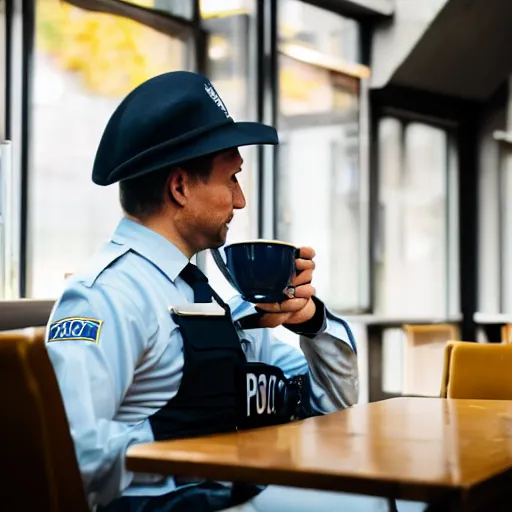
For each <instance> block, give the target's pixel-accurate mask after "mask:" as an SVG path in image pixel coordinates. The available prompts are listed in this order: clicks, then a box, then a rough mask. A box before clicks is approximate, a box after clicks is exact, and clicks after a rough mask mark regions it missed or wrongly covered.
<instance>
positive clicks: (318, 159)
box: [275, 1, 367, 310]
mask: <svg viewBox="0 0 512 512" xmlns="http://www.w3.org/2000/svg"><path fill="white" fill-rule="evenodd" d="M280 5H281V4H280ZM310 7H311V6H309V5H306V4H303V3H302V2H295V1H289V2H288V1H286V2H283V5H282V9H283V12H287V13H288V15H287V16H286V17H285V16H282V18H281V19H283V23H284V25H283V26H282V27H280V31H281V35H280V38H281V39H284V40H293V41H297V42H300V43H301V44H302V43H303V42H304V41H306V42H307V44H308V45H310V46H312V47H314V48H315V49H316V50H318V51H322V52H331V53H334V54H335V55H336V56H345V57H348V58H355V55H356V53H357V52H356V51H355V50H356V49H357V45H356V46H350V45H347V46H343V45H341V43H339V44H338V43H337V44H331V45H327V43H326V39H325V38H329V37H330V36H329V37H328V34H329V33H331V32H332V33H338V32H337V31H336V30H338V29H339V31H341V32H343V30H344V29H343V27H346V26H345V22H346V21H347V20H344V19H343V18H341V17H340V16H336V15H334V14H332V13H328V12H324V11H322V10H320V9H318V8H313V7H311V9H310ZM308 16H309V18H308ZM306 21H307V23H306ZM349 25H350V26H352V25H351V23H349ZM347 26H348V25H347ZM290 27H294V29H293V30H291V28H290ZM336 27H337V28H336ZM354 27H355V28H357V26H356V25H355V26H354ZM331 35H332V34H331ZM340 40H341V39H340ZM331 42H332V41H331ZM349 48H350V51H349V50H348V49H349ZM279 64H280V65H279V78H280V89H279V92H280V105H279V109H280V112H279V113H280V118H279V129H280V138H281V141H282V142H281V147H280V150H279V162H278V175H277V180H276V181H277V183H276V185H277V190H276V196H275V197H276V208H277V226H276V227H277V237H278V238H279V239H282V240H286V241H290V242H292V243H294V244H298V245H311V246H312V247H314V249H315V251H316V253H317V257H316V262H317V268H316V270H315V281H314V285H315V287H316V289H317V291H318V294H319V296H321V297H322V298H323V299H324V300H325V301H326V302H327V304H328V305H329V306H330V307H331V308H334V309H339V310H360V309H361V308H364V307H365V304H362V299H361V286H360V283H361V277H362V276H361V274H362V272H363V270H362V269H363V265H362V262H363V261H364V258H366V257H367V255H365V254H362V253H361V250H360V243H359V242H360V236H361V231H362V229H361V222H362V214H361V211H362V210H361V209H362V206H363V203H364V202H365V201H367V199H365V198H363V197H362V190H361V186H360V180H361V175H360V166H359V81H358V80H357V79H355V78H352V77H349V76H347V75H344V74H342V73H339V72H336V71H333V70H332V69H328V68H326V67H322V66H320V65H311V64H309V63H305V62H302V61H300V60H298V59H294V58H291V56H290V54H286V55H280V59H279Z"/></svg>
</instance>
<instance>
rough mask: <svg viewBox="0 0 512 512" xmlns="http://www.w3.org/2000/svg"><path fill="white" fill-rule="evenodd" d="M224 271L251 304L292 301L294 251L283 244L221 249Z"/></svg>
mask: <svg viewBox="0 0 512 512" xmlns="http://www.w3.org/2000/svg"><path fill="white" fill-rule="evenodd" d="M224 250H225V254H226V267H227V269H228V271H229V274H230V275H231V278H232V281H233V284H234V286H235V288H236V289H237V290H238V292H239V293H240V295H242V297H243V298H244V299H245V300H247V301H249V302H253V303H262V304H263V303H267V304H268V303H274V302H282V301H284V300H286V299H289V298H291V297H293V292H294V288H293V287H292V286H291V282H292V280H293V278H294V274H295V258H297V257H298V249H297V248H296V247H295V246H293V245H291V244H287V243H284V242H279V241H272V240H251V241H247V242H237V243H233V244H230V245H228V246H226V247H225V249H224Z"/></svg>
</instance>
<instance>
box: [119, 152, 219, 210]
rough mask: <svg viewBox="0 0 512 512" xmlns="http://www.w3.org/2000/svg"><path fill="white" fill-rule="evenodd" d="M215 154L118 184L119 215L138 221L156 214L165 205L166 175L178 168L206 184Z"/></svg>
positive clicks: (167, 176) (167, 177)
mask: <svg viewBox="0 0 512 512" xmlns="http://www.w3.org/2000/svg"><path fill="white" fill-rule="evenodd" d="M217 154H218V153H213V154H209V155H204V156H200V157H197V158H194V159H192V160H188V161H186V162H183V163H181V164H179V165H176V166H173V167H171V168H168V167H166V168H164V169H159V170H157V171H153V172H150V173H148V174H143V175H142V176H138V177H136V178H131V179H127V180H122V181H121V182H120V183H119V200H120V202H121V207H122V209H123V211H124V212H125V213H127V214H128V215H131V216H133V217H137V218H139V219H144V218H147V217H149V216H151V215H154V214H155V213H158V212H159V211H160V210H161V208H162V207H163V205H164V204H165V200H166V196H167V191H166V184H167V181H168V179H169V176H170V174H171V173H172V172H174V171H175V170H176V169H177V168H180V169H183V170H184V171H186V172H187V173H188V174H189V175H190V176H192V177H194V178H197V179H200V180H202V181H204V182H206V181H207V180H208V178H209V177H210V173H211V171H212V167H213V159H214V158H215V156H216V155H217ZM171 199H173V198H171Z"/></svg>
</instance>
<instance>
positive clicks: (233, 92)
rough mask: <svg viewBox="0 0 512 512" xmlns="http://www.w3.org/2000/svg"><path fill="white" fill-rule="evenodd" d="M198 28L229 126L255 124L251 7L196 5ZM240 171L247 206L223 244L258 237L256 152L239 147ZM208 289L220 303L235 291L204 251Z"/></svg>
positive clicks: (249, 3)
mask: <svg viewBox="0 0 512 512" xmlns="http://www.w3.org/2000/svg"><path fill="white" fill-rule="evenodd" d="M201 9H202V11H201V12H202V16H203V18H204V21H203V28H204V29H205V30H206V31H207V33H208V43H207V56H208V62H207V70H206V71H207V74H208V77H209V78H210V80H211V81H212V83H213V85H214V86H215V88H216V89H217V91H218V93H219V95H220V96H221V97H222V98H223V99H224V101H225V103H226V106H227V108H228V110H229V113H230V114H231V116H232V117H233V119H234V120H235V121H254V120H255V119H256V94H255V82H256V78H255V72H256V65H255V63H254V59H253V58H252V54H253V46H254V45H255V44H256V43H255V38H256V28H255V26H254V22H255V17H254V12H255V2H254V1H252V0H251V1H245V2H237V1H235V0H233V1H227V2H217V1H214V2H212V1H210V2H206V1H203V2H201ZM240 153H241V155H242V157H243V159H244V164H243V167H242V169H243V171H242V172H241V173H240V174H239V175H238V179H239V182H240V185H241V187H242V190H243V191H244V194H245V197H246V199H247V206H246V207H245V208H244V209H243V210H238V211H236V212H235V217H234V219H233V221H232V223H231V226H230V230H229V233H228V240H227V243H228V244H229V243H233V242H238V241H243V240H249V239H254V238H256V237H257V236H258V195H257V177H256V166H255V159H256V148H255V147H242V148H240ZM202 258H203V266H204V267H205V269H206V273H207V274H208V277H209V280H210V282H211V284H212V286H213V288H214V289H215V290H216V291H217V293H219V294H220V295H221V296H222V297H224V298H225V299H227V298H229V297H231V296H232V295H233V294H234V293H235V291H234V290H233V288H232V287H231V286H230V285H229V284H228V282H227V281H226V280H225V279H224V277H223V276H222V274H221V273H220V272H219V270H218V269H217V266H216V264H215V262H214V261H213V258H212V257H211V255H210V253H209V251H207V252H206V253H205V254H203V255H202Z"/></svg>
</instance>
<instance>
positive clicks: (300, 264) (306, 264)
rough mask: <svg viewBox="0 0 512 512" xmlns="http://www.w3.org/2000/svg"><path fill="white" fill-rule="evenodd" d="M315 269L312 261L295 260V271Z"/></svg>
mask: <svg viewBox="0 0 512 512" xmlns="http://www.w3.org/2000/svg"><path fill="white" fill-rule="evenodd" d="M315 267H316V264H315V262H314V261H313V260H303V259H300V260H295V268H296V269H297V271H301V272H302V271H303V270H314V269H315Z"/></svg>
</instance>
